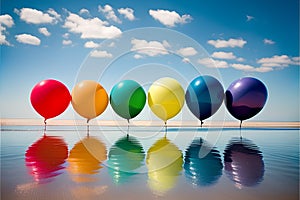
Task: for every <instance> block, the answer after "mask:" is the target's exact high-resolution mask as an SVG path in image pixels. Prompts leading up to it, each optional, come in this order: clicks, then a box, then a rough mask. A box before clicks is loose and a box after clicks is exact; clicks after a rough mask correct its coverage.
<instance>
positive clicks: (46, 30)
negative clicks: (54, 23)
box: [39, 27, 51, 36]
mask: <svg viewBox="0 0 300 200" xmlns="http://www.w3.org/2000/svg"><path fill="white" fill-rule="evenodd" d="M39 32H40V33H41V34H43V35H45V36H50V35H51V33H50V32H49V31H48V29H47V28H46V27H42V28H39Z"/></svg>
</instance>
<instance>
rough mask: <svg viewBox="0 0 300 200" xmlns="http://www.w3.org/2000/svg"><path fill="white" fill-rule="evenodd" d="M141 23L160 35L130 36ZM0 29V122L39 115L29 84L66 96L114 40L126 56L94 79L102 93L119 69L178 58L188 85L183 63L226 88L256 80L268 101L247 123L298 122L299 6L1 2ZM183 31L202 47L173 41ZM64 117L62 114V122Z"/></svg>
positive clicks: (108, 55)
mask: <svg viewBox="0 0 300 200" xmlns="http://www.w3.org/2000/svg"><path fill="white" fill-rule="evenodd" d="M144 27H154V28H161V29H160V30H164V29H165V28H166V32H164V31H162V33H161V34H158V36H154V35H155V34H153V33H152V32H151V31H147V29H146V31H144V32H143V33H141V32H139V31H137V32H138V33H136V32H134V31H132V30H135V29H136V28H144ZM0 31H1V32H0V45H1V63H0V70H1V73H0V76H1V78H0V80H1V85H0V87H1V90H0V93H1V100H0V104H1V117H2V118H38V117H39V116H38V114H36V113H35V111H34V110H33V109H32V107H31V105H30V102H29V95H30V91H31V89H32V87H33V86H34V85H35V84H36V83H37V82H39V81H41V80H43V79H48V78H54V79H57V80H60V81H62V82H63V83H65V84H66V86H67V87H68V88H69V89H70V90H72V88H73V86H74V84H75V83H76V77H78V73H80V67H82V66H84V65H87V63H89V59H90V58H92V57H94V58H97V62H98V61H99V62H98V64H99V63H101V62H102V61H103V60H107V61H108V60H110V61H112V60H114V61H115V60H116V59H115V58H116V55H117V53H116V52H118V49H120V48H121V47H120V45H121V43H120V42H119V43H118V42H117V41H122V39H123V41H124V40H125V39H124V38H126V42H127V43H128V44H127V43H126V44H125V43H124V44H123V45H125V46H126V45H127V46H128V47H127V48H128V52H129V53H128V52H127V53H128V54H129V57H130V58H131V59H127V58H125V61H126V62H125V61H124V60H123V62H121V61H115V62H114V66H113V67H112V68H113V69H111V74H110V75H111V78H103V80H102V81H103V82H101V84H103V85H104V86H105V88H106V89H107V91H108V92H109V91H110V89H111V88H112V86H113V84H115V83H116V82H117V81H118V80H120V79H122V78H120V77H121V73H120V74H118V73H117V72H118V71H122V70H123V72H122V73H123V74H124V70H131V69H130V66H136V65H137V63H138V64H139V65H143V64H144V65H145V66H147V63H150V62H151V63H156V64H162V65H164V66H166V65H168V64H169V65H172V66H175V62H174V60H176V59H177V57H179V58H180V60H178V62H176V67H178V68H180V69H178V70H179V72H182V74H184V73H186V75H184V76H185V77H186V79H190V81H191V79H192V78H193V77H195V76H197V74H195V73H193V72H192V71H191V72H188V71H189V70H188V67H189V65H190V64H191V63H196V65H198V66H200V67H199V69H198V71H203V74H205V70H206V69H212V68H213V69H214V70H215V71H217V72H218V73H219V77H220V78H221V80H220V81H221V82H222V84H223V86H224V89H226V88H227V87H228V86H229V85H230V83H231V82H232V81H234V80H236V79H238V78H240V77H243V76H253V77H256V78H258V79H260V80H262V81H263V82H264V83H265V84H266V85H267V88H268V91H269V99H268V102H267V105H266V107H265V108H264V110H263V111H262V112H261V113H260V114H259V115H258V116H256V117H255V118H254V119H255V120H272V121H282V120H284V121H286V120H288V121H299V1H298V0H289V1H288V3H287V1H283V0H278V1H267V0H263V1H261V0H254V1H239V0H229V1H226V2H223V1H217V0H213V1H199V0H194V1H173V0H164V1H163V0H158V1H155V3H153V2H151V1H144V2H140V1H137V0H131V1H126V2H125V1H121V0H112V1H101V2H99V1H83V0H78V1H70V0H68V1H67V0H63V1H56V0H54V1H33V0H31V1H28V0H25V1H17V0H10V1H1V15H0ZM130 31H131V33H129V34H128V32H130ZM170 31H171V32H170ZM172 31H173V32H172ZM154 32H155V31H154ZM158 32H159V31H158ZM164 33H166V34H164ZM181 34H182V35H184V37H186V38H189V40H188V41H192V40H193V42H194V43H196V44H197V45H199V46H201V49H199V48H197V45H195V46H193V45H192V44H191V45H190V44H188V42H184V41H183V40H181V39H178V38H177V36H178V37H182V35H181ZM170 35H172V36H170ZM179 35H180V36H179ZM150 36H151V37H150ZM176 38H177V42H176ZM95 48H96V49H95ZM153 49H154V50H153ZM170 52H172V54H176V55H177V57H176V58H174V56H173V58H172V57H170V54H171V53H170ZM204 54H205V55H204ZM179 58H178V59H179ZM87 60H88V61H87ZM101 60H102V61H101ZM93 62H96V61H93ZM104 63H105V62H104ZM106 63H108V62H106ZM124 63H125V64H124ZM123 65H124V66H123ZM176 67H175V68H176ZM122 68H123V69H122ZM178 70H177V71H178ZM108 71H109V70H108ZM143 71H144V72H145V70H143ZM140 73H141V74H142V72H140ZM200 73H201V72H200ZM107 76H108V75H107ZM118 76H119V77H118ZM141 76H142V78H143V75H141ZM141 76H139V77H141ZM148 77H149V74H145V75H144V78H148ZM97 78H98V79H99V77H95V79H96V80H97ZM153 81H154V80H153ZM183 86H185V85H184V84H183ZM70 107H71V106H70ZM226 115H227V114H226ZM72 116H73V110H72V109H71V108H69V109H68V110H67V111H66V112H65V113H63V115H61V116H60V118H67V119H69V118H72ZM105 116H106V115H105V114H104V118H106V117H105ZM108 116H109V115H107V117H108ZM108 118H109V117H108ZM225 118H226V119H229V120H233V118H232V117H231V116H228V115H227V116H226V117H225ZM99 119H103V117H101V116H100V117H99ZM141 119H142V118H141Z"/></svg>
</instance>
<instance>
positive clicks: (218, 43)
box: [207, 38, 247, 48]
mask: <svg viewBox="0 0 300 200" xmlns="http://www.w3.org/2000/svg"><path fill="white" fill-rule="evenodd" d="M207 43H208V44H210V45H212V46H214V47H216V48H225V47H231V48H234V47H240V48H242V47H243V46H244V45H245V44H246V43H247V41H245V40H243V39H232V38H230V39H229V40H219V39H218V40H209V41H208V42H207Z"/></svg>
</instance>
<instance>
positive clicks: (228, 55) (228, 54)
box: [211, 51, 236, 60]
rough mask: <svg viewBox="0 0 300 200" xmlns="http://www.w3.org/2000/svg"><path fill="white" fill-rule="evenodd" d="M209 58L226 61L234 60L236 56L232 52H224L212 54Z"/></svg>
mask: <svg viewBox="0 0 300 200" xmlns="http://www.w3.org/2000/svg"><path fill="white" fill-rule="evenodd" d="M211 56H212V57H213V58H218V59H227V60H232V59H236V56H235V55H234V54H233V53H232V52H224V51H218V52H214V53H213V54H212V55H211Z"/></svg>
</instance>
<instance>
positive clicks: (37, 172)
mask: <svg viewBox="0 0 300 200" xmlns="http://www.w3.org/2000/svg"><path fill="white" fill-rule="evenodd" d="M67 157H68V147H67V144H66V143H65V141H64V140H63V139H62V138H61V137H58V136H46V135H44V136H43V137H41V138H40V139H39V140H38V141H36V142H35V143H33V144H32V145H31V146H30V147H29V148H28V149H27V151H26V153H25V162H26V166H27V167H28V168H29V173H30V174H31V175H32V176H33V177H34V180H35V181H36V182H38V183H43V182H49V181H50V180H51V178H53V177H55V176H57V175H59V174H61V172H60V170H61V169H64V168H65V167H64V166H63V164H64V163H65V160H66V159H67Z"/></svg>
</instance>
